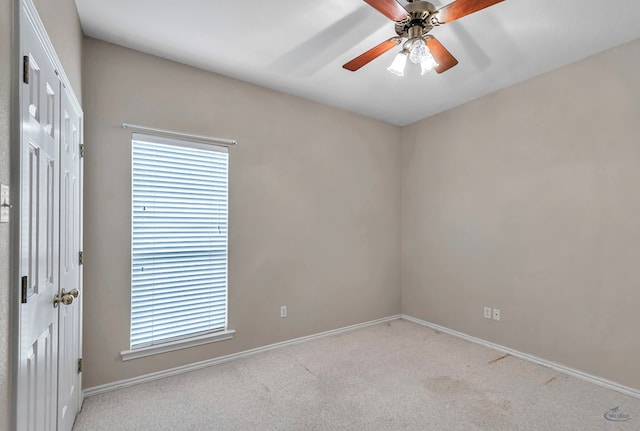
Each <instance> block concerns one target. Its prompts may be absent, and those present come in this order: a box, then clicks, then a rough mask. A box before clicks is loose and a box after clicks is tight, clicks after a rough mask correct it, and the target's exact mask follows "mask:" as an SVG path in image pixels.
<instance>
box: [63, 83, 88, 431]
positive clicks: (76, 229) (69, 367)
mask: <svg viewBox="0 0 640 431" xmlns="http://www.w3.org/2000/svg"><path fill="white" fill-rule="evenodd" d="M61 102H62V108H61V112H62V124H63V127H62V133H61V141H62V142H61V151H60V170H61V178H62V180H61V183H62V184H61V186H62V187H61V192H60V193H61V194H60V214H61V215H60V217H61V220H60V258H61V262H60V288H61V289H64V290H65V291H67V292H69V291H72V290H74V289H75V290H77V291H78V297H77V298H76V299H75V300H74V301H73V303H72V304H70V305H67V306H64V307H60V321H59V334H60V335H59V344H60V365H59V379H58V385H59V386H58V421H59V426H58V430H59V431H70V430H71V427H72V426H73V420H74V418H75V415H76V412H77V411H78V409H79V407H80V386H81V385H80V378H81V375H80V374H79V373H78V358H80V339H81V333H80V328H81V324H80V323H81V322H80V319H81V309H82V307H81V304H82V288H81V278H80V277H81V274H80V263H79V255H80V231H81V226H80V216H79V214H80V205H79V202H80V157H79V148H80V133H79V130H80V121H81V117H80V115H79V113H78V112H77V111H76V110H75V109H74V107H73V104H72V103H71V101H70V99H69V96H68V94H67V93H66V92H65V91H64V89H63V92H62V98H61Z"/></svg>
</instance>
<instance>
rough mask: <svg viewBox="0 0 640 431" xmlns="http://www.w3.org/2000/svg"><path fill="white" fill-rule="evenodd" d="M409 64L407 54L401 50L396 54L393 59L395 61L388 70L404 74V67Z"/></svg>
mask: <svg viewBox="0 0 640 431" xmlns="http://www.w3.org/2000/svg"><path fill="white" fill-rule="evenodd" d="M406 64H407V54H406V53H405V52H400V53H398V55H396V58H394V59H393V63H391V66H389V67H388V68H387V70H388V71H389V72H391V73H393V74H394V75H398V76H404V67H405V66H406Z"/></svg>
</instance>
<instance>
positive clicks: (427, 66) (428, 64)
mask: <svg viewBox="0 0 640 431" xmlns="http://www.w3.org/2000/svg"><path fill="white" fill-rule="evenodd" d="M436 66H439V65H438V62H437V61H436V59H435V58H433V55H431V53H429V54H428V55H427V57H426V58H425V59H424V60H422V62H420V69H421V70H422V71H421V72H420V75H424V74H425V73H427V72H430V71H431V70H432V69H433V68H434V67H436Z"/></svg>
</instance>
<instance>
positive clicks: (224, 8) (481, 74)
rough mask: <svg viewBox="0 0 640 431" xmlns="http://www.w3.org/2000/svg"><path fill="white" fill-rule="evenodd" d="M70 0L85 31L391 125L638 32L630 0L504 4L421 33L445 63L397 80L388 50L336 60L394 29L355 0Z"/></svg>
mask: <svg viewBox="0 0 640 431" xmlns="http://www.w3.org/2000/svg"><path fill="white" fill-rule="evenodd" d="M75 1H76V4H77V7H78V13H79V15H80V21H81V23H82V27H83V29H84V32H85V34H87V35H88V36H92V37H95V38H97V39H102V40H106V41H109V42H112V43H115V44H118V45H122V46H126V47H129V48H133V49H136V50H140V51H143V52H147V53H150V54H154V55H157V56H160V57H164V58H168V59H171V60H175V61H178V62H181V63H185V64H189V65H192V66H195V67H199V68H202V69H206V70H210V71H212V72H216V73H220V74H222V75H227V76H230V77H233V78H237V79H240V80H243V81H247V82H251V83H254V84H257V85H261V86H263V87H268V88H273V89H276V90H280V91H283V92H285V93H290V94H294V95H298V96H301V97H304V98H307V99H311V100H315V101H317V102H320V103H324V104H327V105H331V106H336V107H339V108H343V109H346V110H349V111H353V112H357V113H360V114H363V115H367V116H370V117H374V118H378V119H381V120H385V121H387V122H390V123H393V124H397V125H406V124H410V123H412V122H414V121H417V120H420V119H422V118H425V117H428V116H430V115H433V114H436V113H438V112H441V111H444V110H446V109H449V108H452V107H454V106H457V105H460V104H462V103H465V102H467V101H470V100H473V99H476V98H478V97H481V96H483V95H485V94H488V93H491V92H494V91H496V90H499V89H501V88H504V87H507V86H510V85H512V84H515V83H517V82H521V81H524V80H526V79H529V78H531V77H533V76H536V75H539V74H541V73H544V72H547V71H549V70H552V69H556V68H558V67H561V66H564V65H566V64H569V63H572V62H574V61H576V60H580V59H582V58H585V57H587V56H589V55H592V54H595V53H598V52H600V51H603V50H606V49H608V48H611V47H614V46H616V45H620V44H622V43H624V42H627V41H630V40H633V39H636V38H640V24H639V23H640V1H639V0H610V1H596V0H537V1H532V0H531V1H527V0H505V1H504V2H502V3H498V4H497V5H494V6H492V7H490V8H488V9H484V10H482V11H479V12H477V13H475V14H472V15H469V16H466V17H464V18H462V19H460V20H458V21H455V22H453V23H450V24H447V25H444V26H441V27H438V28H435V29H434V30H433V31H432V32H431V34H433V35H434V36H436V37H437V38H438V39H439V40H440V42H441V43H442V44H443V45H444V46H445V47H446V48H447V49H448V50H449V51H450V52H451V53H452V54H453V55H454V56H455V57H456V58H457V59H458V61H459V62H460V63H459V64H458V65H457V66H456V67H454V68H453V69H450V70H449V71H447V72H445V73H443V74H441V75H438V74H436V73H434V72H431V73H429V74H428V75H425V76H420V75H419V71H418V70H419V67H418V66H414V67H413V68H411V67H410V66H413V65H411V64H408V65H407V73H406V75H405V76H404V77H398V76H395V75H392V74H390V73H389V72H387V70H386V68H387V66H388V65H389V64H390V63H391V61H392V60H393V57H394V56H395V54H396V53H397V51H398V50H391V51H389V52H387V53H386V54H384V55H382V56H381V57H379V58H378V59H376V60H374V61H372V62H371V63H369V64H368V65H366V66H365V67H363V68H362V69H360V70H359V71H357V72H349V71H346V70H344V69H343V68H342V64H344V63H346V62H347V61H349V60H351V59H352V58H354V57H356V56H358V55H360V54H361V53H362V52H364V51H366V50H368V49H369V48H372V47H373V46H375V45H377V44H378V43H380V42H382V41H384V40H386V39H388V38H389V37H391V36H393V35H395V32H394V30H393V28H394V26H393V23H392V22H391V21H389V20H388V19H387V18H385V17H384V16H383V15H381V14H380V13H379V12H377V11H376V10H375V9H373V8H371V7H370V6H369V5H367V4H366V3H364V2H363V1H362V0H269V1H265V0H262V1H261V0H256V1H232V0H225V1H222V0H161V1H158V0H110V1H104V0H75ZM400 3H401V4H406V2H404V1H402V0H401V1H400ZM432 3H433V4H435V5H436V6H438V7H441V6H443V5H445V4H447V3H450V0H434V1H432Z"/></svg>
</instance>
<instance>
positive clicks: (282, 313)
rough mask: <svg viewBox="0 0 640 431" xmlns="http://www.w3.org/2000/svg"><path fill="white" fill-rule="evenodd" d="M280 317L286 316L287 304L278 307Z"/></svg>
mask: <svg viewBox="0 0 640 431" xmlns="http://www.w3.org/2000/svg"><path fill="white" fill-rule="evenodd" d="M280 317H287V306H286V305H283V306H282V307H280Z"/></svg>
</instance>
